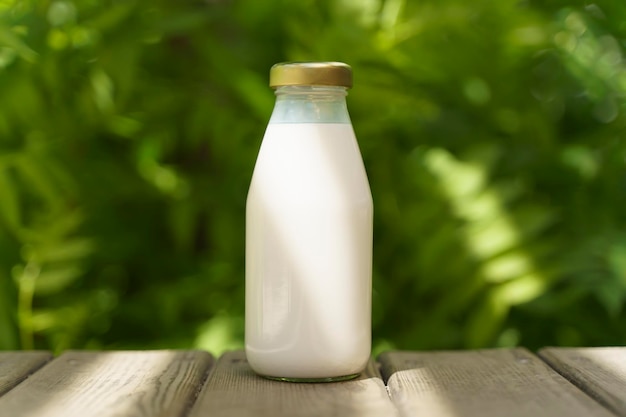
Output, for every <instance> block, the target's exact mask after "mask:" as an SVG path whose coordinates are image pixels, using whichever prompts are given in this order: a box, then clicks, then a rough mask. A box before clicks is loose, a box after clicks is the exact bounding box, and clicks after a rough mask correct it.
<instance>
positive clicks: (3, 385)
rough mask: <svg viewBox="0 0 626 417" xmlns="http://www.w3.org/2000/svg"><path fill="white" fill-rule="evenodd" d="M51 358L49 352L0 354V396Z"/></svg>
mask: <svg viewBox="0 0 626 417" xmlns="http://www.w3.org/2000/svg"><path fill="white" fill-rule="evenodd" d="M51 358H52V355H51V354H50V353H49V352H37V351H34V352H0V395H2V394H4V393H5V392H7V391H8V390H10V389H11V388H13V387H14V386H16V385H17V384H19V383H20V382H22V381H23V380H24V379H26V377H27V376H28V375H30V374H31V373H33V372H35V371H36V370H37V369H39V368H40V367H41V366H43V365H44V364H45V363H46V362H48V361H49V360H50V359H51Z"/></svg>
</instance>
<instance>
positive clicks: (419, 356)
mask: <svg viewBox="0 0 626 417" xmlns="http://www.w3.org/2000/svg"><path fill="white" fill-rule="evenodd" d="M379 361H380V363H381V365H382V367H381V371H382V373H383V376H384V377H385V379H386V380H387V386H388V388H389V391H390V394H391V397H392V400H393V401H394V402H395V404H396V405H397V406H398V408H399V410H400V413H401V415H402V416H420V417H421V416H429V417H460V416H463V417H474V416H475V417H496V416H497V417H501V416H507V417H544V416H545V417H548V416H550V417H560V416H567V417H608V416H611V415H612V414H611V413H610V412H609V411H608V410H606V409H605V408H604V407H602V406H601V405H600V404H598V403H597V402H595V401H593V399H591V398H590V397H588V396H586V395H585V394H584V393H582V392H581V391H580V390H579V389H578V388H576V387H575V386H573V385H572V384H570V383H569V382H567V381H566V380H565V379H564V378H563V377H561V376H560V375H559V374H557V373H556V372H554V371H553V370H552V369H550V367H549V366H547V365H546V364H545V363H543V362H542V361H541V360H540V359H539V358H537V357H536V356H534V355H533V354H531V353H530V352H528V351H527V350H525V349H507V350H504V349H496V350H482V351H465V352H432V353H429V352H424V353H420V352H388V353H383V354H382V355H381V356H380V357H379Z"/></svg>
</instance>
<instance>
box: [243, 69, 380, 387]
mask: <svg viewBox="0 0 626 417" xmlns="http://www.w3.org/2000/svg"><path fill="white" fill-rule="evenodd" d="M351 75H352V73H351V69H350V67H349V66H347V65H345V64H341V63H290V64H277V65H275V66H274V67H272V70H271V72H270V85H271V86H272V87H274V88H276V96H277V99H276V106H275V108H274V111H273V113H272V117H271V119H270V123H269V125H268V127H267V130H266V132H265V136H264V137H263V142H262V144H261V149H260V151H259V155H258V158H257V161H256V165H255V168H254V174H253V176H252V182H251V185H250V190H249V192H248V199H247V204H246V336H245V337H246V354H247V358H248V362H249V363H250V366H251V367H252V369H253V370H254V371H255V372H257V373H258V374H260V375H263V376H266V377H269V378H274V379H280V380H287V381H336V380H343V379H349V378H352V377H355V376H357V375H358V374H359V372H361V371H362V370H363V368H364V367H365V365H366V363H367V361H368V359H369V356H370V348H371V287H372V284H371V268H372V218H373V205H372V197H371V192H370V188H369V184H368V181H367V175H366V173H365V168H364V166H363V161H362V158H361V154H360V152H359V148H358V144H357V141H356V137H355V135H354V131H353V129H352V124H351V123H350V118H349V116H348V112H347V108H346V102H345V96H346V90H347V88H348V87H350V86H351V81H352V77H351Z"/></svg>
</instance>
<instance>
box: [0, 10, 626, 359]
mask: <svg viewBox="0 0 626 417" xmlns="http://www.w3.org/2000/svg"><path fill="white" fill-rule="evenodd" d="M624 22H626V2H624V1H623V0H612V1H611V0H605V1H600V0H599V1H597V2H596V3H590V2H575V1H560V0H546V1H530V0H527V1H524V0H515V1H514V0H499V1H487V0H476V1H466V0H420V1H410V0H334V1H331V0H326V1H314V0H302V1H293V2H290V1H286V0H284V1H280V0H272V1H257V0H239V1H226V0H223V1H215V0H214V1H209V0H205V1H166V0H152V1H139V0H134V1H133V0H117V1H115V0H74V1H69V0H56V1H48V0H43V1H26V0H23V1H19V0H0V349H20V348H22V349H30V348H34V347H36V348H45V349H52V350H54V351H61V350H64V349H67V348H160V347H192V346H194V347H199V348H205V349H209V350H211V351H213V352H214V353H219V352H221V351H222V350H224V349H229V348H235V347H239V346H241V345H242V341H243V294H244V250H243V248H244V208H245V197H246V193H247V187H248V184H249V180H250V177H251V174H252V169H253V166H254V162H255V157H256V153H257V151H258V148H259V146H260V141H261V138H262V136H263V131H264V128H265V125H266V123H267V121H268V119H269V116H270V113H271V110H272V105H273V100H274V97H273V93H272V91H271V90H270V89H269V88H268V86H267V74H268V71H269V68H270V66H271V65H272V64H274V63H276V62H281V61H300V60H338V61H344V62H347V63H349V64H351V65H352V66H353V69H354V74H355V88H354V89H353V90H352V91H351V93H350V96H349V98H348V100H349V102H348V105H349V108H350V111H351V115H352V120H353V124H354V127H355V130H356V133H357V137H358V138H359V142H360V146H361V150H362V154H363V157H364V160H365V165H366V168H367V170H368V175H369V179H370V184H371V188H372V193H373V196H374V203H375V242H374V252H375V261H374V262H375V263H374V274H375V275H374V300H373V301H374V322H373V326H374V346H375V351H376V352H378V351H380V350H382V349H388V348H392V347H395V348H400V349H434V348H477V347H485V346H513V345H525V346H528V347H530V348H536V347H539V346H543V345H605V344H624V343H626V311H624V309H623V308H622V306H623V304H624V299H625V297H626V230H625V229H624V227H625V226H626V214H625V213H626V210H625V207H626V205H625V203H626V201H625V196H626V175H625V172H626V171H625V170H624V165H625V161H626V145H625V144H624V139H623V136H624V132H625V130H624V128H625V127H626V101H625V97H626V63H625V61H624V53H625V52H626V24H625V23H624Z"/></svg>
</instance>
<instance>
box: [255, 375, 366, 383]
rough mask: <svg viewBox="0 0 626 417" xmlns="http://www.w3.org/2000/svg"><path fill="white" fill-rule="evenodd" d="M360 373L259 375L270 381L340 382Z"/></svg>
mask: <svg viewBox="0 0 626 417" xmlns="http://www.w3.org/2000/svg"><path fill="white" fill-rule="evenodd" d="M359 375H360V374H359V373H357V374H350V375H342V376H333V377H330V378H291V377H283V376H270V375H261V376H262V377H263V378H266V379H271V380H272V381H281V382H313V383H318V382H341V381H349V380H351V379H354V378H356V377H357V376H359Z"/></svg>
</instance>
